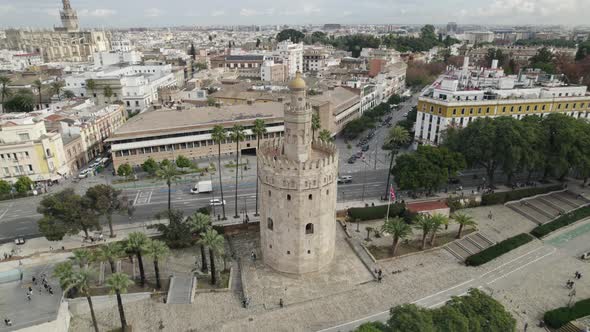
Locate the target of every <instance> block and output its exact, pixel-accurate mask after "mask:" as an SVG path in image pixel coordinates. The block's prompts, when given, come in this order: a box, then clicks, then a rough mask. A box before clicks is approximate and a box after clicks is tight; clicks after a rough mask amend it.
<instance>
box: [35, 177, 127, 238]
mask: <svg viewBox="0 0 590 332" xmlns="http://www.w3.org/2000/svg"><path fill="white" fill-rule="evenodd" d="M37 212H38V213H40V214H42V215H43V217H42V218H41V219H40V220H39V221H38V225H39V231H40V232H41V234H43V235H44V236H45V237H46V238H47V239H48V240H50V241H60V240H62V239H63V237H64V236H66V235H74V234H78V233H79V232H80V231H83V232H84V235H85V236H86V238H88V237H89V232H91V231H93V230H101V229H102V227H101V225H100V218H101V217H102V218H104V219H105V220H106V222H107V225H108V227H109V231H110V236H111V237H114V236H115V233H114V231H113V222H112V218H113V214H115V213H126V214H128V215H131V214H132V213H133V207H132V206H131V203H130V202H129V200H128V199H127V197H125V196H121V191H120V190H117V189H115V188H113V187H111V186H109V185H105V184H99V185H96V186H94V187H91V188H89V189H88V190H87V191H86V194H85V195H84V196H80V195H78V194H76V192H75V191H74V190H73V189H71V188H68V189H64V190H62V191H60V192H58V193H56V194H52V195H48V196H45V197H44V198H43V199H42V200H41V202H40V204H39V206H38V207H37Z"/></svg>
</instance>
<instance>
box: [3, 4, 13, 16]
mask: <svg viewBox="0 0 590 332" xmlns="http://www.w3.org/2000/svg"><path fill="white" fill-rule="evenodd" d="M15 10H16V8H14V6H13V5H0V15H5V14H9V13H12V12H14V11H15Z"/></svg>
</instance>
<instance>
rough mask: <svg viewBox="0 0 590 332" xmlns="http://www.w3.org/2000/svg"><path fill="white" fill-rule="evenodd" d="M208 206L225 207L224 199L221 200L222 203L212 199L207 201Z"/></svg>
mask: <svg viewBox="0 0 590 332" xmlns="http://www.w3.org/2000/svg"><path fill="white" fill-rule="evenodd" d="M209 205H210V206H221V205H225V199H224V200H223V202H222V201H221V200H220V199H217V198H214V199H211V200H209Z"/></svg>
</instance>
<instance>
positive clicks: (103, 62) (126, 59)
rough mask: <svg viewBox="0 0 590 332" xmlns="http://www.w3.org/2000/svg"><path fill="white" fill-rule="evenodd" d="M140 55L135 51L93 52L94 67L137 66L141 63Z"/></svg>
mask: <svg viewBox="0 0 590 332" xmlns="http://www.w3.org/2000/svg"><path fill="white" fill-rule="evenodd" d="M141 57H142V55H141V53H140V52H137V51H121V52H115V51H111V52H94V55H93V60H94V67H96V68H103V67H108V66H113V65H118V64H130V65H137V64H140V63H141Z"/></svg>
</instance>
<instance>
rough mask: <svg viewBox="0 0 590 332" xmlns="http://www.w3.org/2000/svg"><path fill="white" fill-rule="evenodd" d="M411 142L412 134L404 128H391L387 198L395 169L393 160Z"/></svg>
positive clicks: (388, 137)
mask: <svg viewBox="0 0 590 332" xmlns="http://www.w3.org/2000/svg"><path fill="white" fill-rule="evenodd" d="M409 141H410V134H409V133H408V131H407V130H406V129H405V128H404V127H400V126H395V127H393V128H391V130H390V131H389V134H388V135H387V139H386V142H385V144H386V146H387V147H389V149H390V150H391V152H390V155H391V160H390V161H389V169H388V171H387V186H386V187H385V197H388V196H387V195H389V181H390V179H391V168H392V167H393V160H394V159H395V155H396V154H397V152H398V151H399V148H400V147H401V146H402V145H404V144H406V143H408V142H409Z"/></svg>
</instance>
